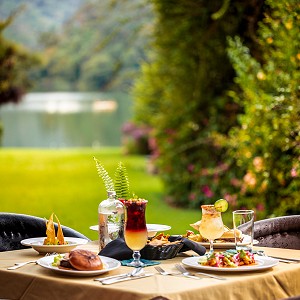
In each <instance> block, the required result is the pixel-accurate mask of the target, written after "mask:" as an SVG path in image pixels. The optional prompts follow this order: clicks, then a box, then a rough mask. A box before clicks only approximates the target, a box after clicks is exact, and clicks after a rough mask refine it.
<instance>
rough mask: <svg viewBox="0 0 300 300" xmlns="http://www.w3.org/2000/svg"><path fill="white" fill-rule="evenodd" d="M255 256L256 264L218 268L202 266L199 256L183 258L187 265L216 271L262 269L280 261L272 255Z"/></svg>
mask: <svg viewBox="0 0 300 300" xmlns="http://www.w3.org/2000/svg"><path fill="white" fill-rule="evenodd" d="M254 258H255V261H256V264H253V265H249V266H240V267H237V268H218V267H211V266H202V265H200V264H199V256H198V257H197V256H194V257H187V258H184V259H183V260H182V263H183V264H184V265H186V266H189V267H192V268H196V269H199V270H206V271H214V272H216V271H219V272H249V271H260V270H265V269H269V268H272V267H274V266H276V265H277V264H278V263H279V261H278V259H274V258H271V257H264V256H257V255H254Z"/></svg>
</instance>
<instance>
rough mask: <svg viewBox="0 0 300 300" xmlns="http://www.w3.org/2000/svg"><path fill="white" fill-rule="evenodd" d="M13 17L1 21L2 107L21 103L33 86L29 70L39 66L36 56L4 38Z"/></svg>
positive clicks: (0, 97)
mask: <svg viewBox="0 0 300 300" xmlns="http://www.w3.org/2000/svg"><path fill="white" fill-rule="evenodd" d="M13 17H14V15H11V16H10V17H9V18H8V19H6V20H4V21H0V105H1V104H4V103H7V102H18V101H20V99H21V97H22V95H23V94H24V93H25V92H26V91H27V89H29V88H30V87H31V86H32V83H31V80H30V78H29V70H31V69H32V68H33V67H34V66H35V65H37V64H38V59H37V57H36V56H34V55H32V54H30V53H28V52H27V51H26V50H24V49H23V48H21V47H20V46H18V45H16V44H15V43H12V42H10V41H8V40H6V39H5V38H4V37H3V31H4V29H5V28H6V27H8V26H9V24H10V23H11V22H12V21H13Z"/></svg>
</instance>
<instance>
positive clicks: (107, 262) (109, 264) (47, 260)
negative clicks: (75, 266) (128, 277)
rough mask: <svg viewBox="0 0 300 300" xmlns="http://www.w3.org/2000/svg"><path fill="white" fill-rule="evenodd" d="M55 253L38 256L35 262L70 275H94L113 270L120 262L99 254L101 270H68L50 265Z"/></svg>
mask: <svg viewBox="0 0 300 300" xmlns="http://www.w3.org/2000/svg"><path fill="white" fill-rule="evenodd" d="M55 256H56V255H50V256H45V257H43V258H40V259H39V260H38V261H37V264H38V265H40V266H41V267H43V268H46V269H49V270H51V271H53V272H56V273H60V274H62V275H70V276H84V277H87V276H95V275H99V274H102V273H106V272H108V271H111V270H115V269H117V268H119V267H120V266H121V263H120V262H119V261H118V260H116V259H114V258H110V257H106V256H100V259H101V261H102V263H103V265H104V268H103V269H102V270H95V271H79V270H69V269H59V268H58V267H55V266H52V263H53V260H54V257H55Z"/></svg>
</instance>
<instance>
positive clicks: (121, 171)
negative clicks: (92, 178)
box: [114, 162, 129, 199]
mask: <svg viewBox="0 0 300 300" xmlns="http://www.w3.org/2000/svg"><path fill="white" fill-rule="evenodd" d="M114 186H115V191H116V195H117V199H128V198H129V179H128V175H127V170H126V167H125V166H124V165H123V163H122V162H119V163H118V167H117V169H116V171H115V182H114Z"/></svg>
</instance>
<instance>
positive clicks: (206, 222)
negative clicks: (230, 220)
mask: <svg viewBox="0 0 300 300" xmlns="http://www.w3.org/2000/svg"><path fill="white" fill-rule="evenodd" d="M201 209H202V219H201V224H200V227H199V232H200V234H201V236H203V237H204V238H206V239H208V240H209V245H210V247H209V252H210V253H212V252H213V251H214V249H213V242H214V240H215V239H218V238H220V237H221V236H222V234H223V233H224V224H223V220H222V216H221V212H219V211H217V210H216V209H215V206H214V205H201Z"/></svg>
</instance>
